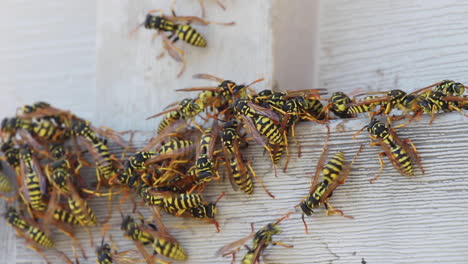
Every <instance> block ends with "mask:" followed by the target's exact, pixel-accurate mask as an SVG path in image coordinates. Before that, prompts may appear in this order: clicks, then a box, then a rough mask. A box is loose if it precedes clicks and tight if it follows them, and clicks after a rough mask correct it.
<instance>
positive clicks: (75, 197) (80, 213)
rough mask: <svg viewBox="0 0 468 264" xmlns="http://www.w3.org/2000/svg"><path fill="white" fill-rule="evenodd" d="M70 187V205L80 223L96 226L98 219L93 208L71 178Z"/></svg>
mask: <svg viewBox="0 0 468 264" xmlns="http://www.w3.org/2000/svg"><path fill="white" fill-rule="evenodd" d="M68 189H69V190H70V196H69V199H68V206H69V207H70V210H71V212H72V214H73V215H74V216H75V217H76V218H77V220H78V222H79V223H80V225H81V226H95V225H96V224H97V220H96V216H95V215H94V212H93V210H92V209H91V207H89V205H88V202H87V201H86V200H85V199H83V198H82V197H81V196H80V194H79V193H78V191H77V190H75V188H74V187H73V186H72V184H71V181H70V180H69V181H68Z"/></svg>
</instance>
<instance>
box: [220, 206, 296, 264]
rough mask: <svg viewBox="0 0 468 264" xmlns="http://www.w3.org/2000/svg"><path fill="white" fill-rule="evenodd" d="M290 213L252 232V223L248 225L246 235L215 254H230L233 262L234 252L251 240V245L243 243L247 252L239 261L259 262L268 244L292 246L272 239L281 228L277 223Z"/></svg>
mask: <svg viewBox="0 0 468 264" xmlns="http://www.w3.org/2000/svg"><path fill="white" fill-rule="evenodd" d="M291 214H292V212H289V213H287V214H286V215H285V216H283V217H281V218H280V219H278V220H276V222H274V223H269V224H267V225H266V226H264V227H262V228H261V229H259V230H258V231H257V232H254V226H253V223H252V224H251V225H250V226H251V229H252V231H251V233H250V234H249V235H248V236H246V237H244V238H241V239H239V240H237V241H234V242H232V243H229V244H227V245H226V246H224V247H222V248H220V249H219V250H218V251H217V252H216V255H218V256H223V257H225V256H228V255H232V261H231V263H235V260H236V253H237V252H238V251H239V250H240V249H241V247H242V246H243V245H245V243H247V241H249V240H252V247H249V246H246V245H245V247H246V249H247V252H246V253H245V254H244V256H243V257H242V260H241V262H240V263H242V264H255V263H260V257H261V254H262V253H263V251H264V250H265V249H266V248H267V247H268V246H269V245H274V246H276V245H279V246H283V247H285V248H292V247H294V246H293V245H288V244H284V243H282V242H280V241H273V236H275V235H279V234H281V232H282V230H281V229H280V228H279V227H278V224H279V223H281V222H282V221H283V220H285V219H287V218H289V216H290V215H291Z"/></svg>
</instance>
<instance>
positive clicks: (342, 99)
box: [323, 92, 353, 118]
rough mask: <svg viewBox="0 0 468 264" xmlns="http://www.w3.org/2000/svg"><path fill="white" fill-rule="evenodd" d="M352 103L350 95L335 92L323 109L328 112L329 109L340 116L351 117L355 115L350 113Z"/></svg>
mask: <svg viewBox="0 0 468 264" xmlns="http://www.w3.org/2000/svg"><path fill="white" fill-rule="evenodd" d="M350 103H351V98H350V97H349V96H348V95H346V94H345V93H343V92H335V93H333V94H332V96H331V97H330V100H329V101H328V104H327V106H325V107H324V108H323V111H324V112H327V111H328V110H331V111H332V112H333V114H335V115H336V116H338V117H340V118H351V117H353V116H352V115H351V114H350V113H348V109H349V104H350ZM327 116H328V114H327Z"/></svg>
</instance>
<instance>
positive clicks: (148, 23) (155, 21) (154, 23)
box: [143, 14, 164, 29]
mask: <svg viewBox="0 0 468 264" xmlns="http://www.w3.org/2000/svg"><path fill="white" fill-rule="evenodd" d="M163 20H164V18H163V17H161V16H152V15H151V14H147V15H146V18H145V22H144V23H143V25H144V26H145V28H146V29H159V28H160V27H161V24H162V23H163Z"/></svg>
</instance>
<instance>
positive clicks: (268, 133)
mask: <svg viewBox="0 0 468 264" xmlns="http://www.w3.org/2000/svg"><path fill="white" fill-rule="evenodd" d="M254 123H255V127H256V128H257V130H258V132H259V133H260V134H261V135H263V136H265V137H266V138H268V140H269V141H270V143H271V144H281V143H283V141H284V140H283V134H282V133H281V131H280V127H279V126H277V125H276V124H275V123H274V122H273V120H271V119H270V118H268V117H266V116H262V115H256V116H255V117H254Z"/></svg>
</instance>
